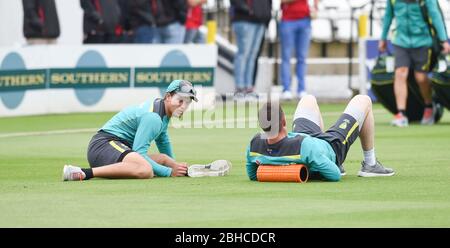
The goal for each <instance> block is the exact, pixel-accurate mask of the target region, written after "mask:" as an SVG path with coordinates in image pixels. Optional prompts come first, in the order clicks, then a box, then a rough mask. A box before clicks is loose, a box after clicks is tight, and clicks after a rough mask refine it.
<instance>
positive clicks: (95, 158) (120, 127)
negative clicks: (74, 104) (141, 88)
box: [63, 80, 231, 181]
mask: <svg viewBox="0 0 450 248" xmlns="http://www.w3.org/2000/svg"><path fill="white" fill-rule="evenodd" d="M192 100H194V101H198V100H197V97H196V91H195V89H194V87H193V86H192V84H191V83H190V82H188V81H185V80H174V81H173V82H172V83H171V84H170V85H169V86H168V88H167V90H166V95H165V96H164V99H159V98H158V99H156V100H149V101H146V102H144V103H142V104H140V105H138V106H131V107H128V108H126V109H124V110H122V111H121V112H119V113H118V114H116V115H115V116H114V117H113V118H112V119H111V120H109V121H108V122H107V123H106V124H105V125H104V126H103V127H102V128H101V129H100V130H99V131H98V132H97V134H95V135H94V136H93V137H92V139H91V141H90V143H89V146H88V151H87V159H88V161H89V165H90V167H91V168H83V169H82V168H80V167H76V166H72V165H65V166H64V169H63V180H64V181H75V180H88V179H90V178H93V177H102V178H136V179H147V178H152V177H154V176H155V175H156V176H158V177H169V176H173V177H176V176H186V174H187V173H189V174H190V175H191V176H196V177H199V176H222V175H225V174H227V172H228V170H229V169H230V166H231V164H230V163H229V162H228V161H225V160H217V161H214V162H213V163H211V164H208V165H194V166H190V167H189V171H188V165H187V163H184V162H177V161H175V160H174V159H173V158H174V155H173V152H172V145H171V143H170V140H169V135H168V133H167V127H168V125H169V121H170V118H171V117H178V118H179V117H181V116H182V115H183V113H184V112H185V111H186V110H187V109H188V107H189V105H190V104H191V102H192ZM152 141H155V143H156V146H157V147H158V150H159V152H160V154H151V155H148V154H147V152H148V149H149V147H150V143H151V142H152Z"/></svg>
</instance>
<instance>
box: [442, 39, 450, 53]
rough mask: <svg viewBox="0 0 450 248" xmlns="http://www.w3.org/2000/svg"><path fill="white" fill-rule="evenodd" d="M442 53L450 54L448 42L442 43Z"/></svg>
mask: <svg viewBox="0 0 450 248" xmlns="http://www.w3.org/2000/svg"><path fill="white" fill-rule="evenodd" d="M442 53H443V54H450V45H449V44H448V41H445V42H443V43H442Z"/></svg>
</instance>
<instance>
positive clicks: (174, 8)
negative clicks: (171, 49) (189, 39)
mask: <svg viewBox="0 0 450 248" xmlns="http://www.w3.org/2000/svg"><path fill="white" fill-rule="evenodd" d="M150 2H151V4H152V8H151V10H152V14H153V16H154V17H155V22H156V30H155V37H154V40H153V42H154V43H163V44H182V43H183V42H184V35H185V33H186V28H185V26H184V25H185V23H186V16H187V10H188V6H187V2H186V0H151V1H150Z"/></svg>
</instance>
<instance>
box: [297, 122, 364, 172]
mask: <svg viewBox="0 0 450 248" xmlns="http://www.w3.org/2000/svg"><path fill="white" fill-rule="evenodd" d="M293 124H294V125H293V126H294V128H293V130H292V131H293V132H294V133H306V134H309V135H311V136H312V137H315V138H318V139H322V140H325V141H327V142H328V143H329V144H330V145H331V147H332V148H333V151H334V153H336V164H337V165H342V163H344V161H345V158H346V157H347V153H348V150H349V149H350V146H351V145H352V144H353V142H355V140H356V139H357V138H358V135H359V129H358V124H357V121H356V120H355V118H353V117H352V116H351V115H348V114H342V115H341V116H340V117H339V119H338V120H337V121H336V123H335V124H334V125H333V126H332V127H331V128H330V129H328V130H327V131H325V132H322V130H320V127H319V126H318V125H317V124H316V123H314V122H312V121H310V120H308V119H306V118H297V119H295V120H294V123H293Z"/></svg>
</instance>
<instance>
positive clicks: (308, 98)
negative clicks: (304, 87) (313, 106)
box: [302, 94, 317, 102]
mask: <svg viewBox="0 0 450 248" xmlns="http://www.w3.org/2000/svg"><path fill="white" fill-rule="evenodd" d="M302 99H304V100H305V101H309V102H317V99H316V97H315V96H313V95H310V94H308V95H306V96H303V97H302Z"/></svg>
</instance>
